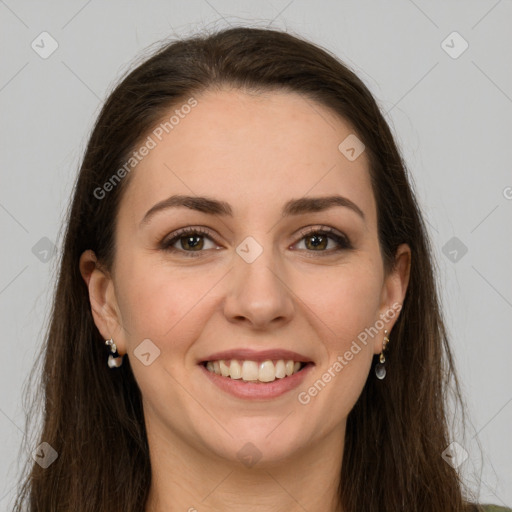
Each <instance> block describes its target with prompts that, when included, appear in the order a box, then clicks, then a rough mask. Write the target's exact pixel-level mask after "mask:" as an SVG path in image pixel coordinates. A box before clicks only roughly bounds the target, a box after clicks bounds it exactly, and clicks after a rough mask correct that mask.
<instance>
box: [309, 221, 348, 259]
mask: <svg viewBox="0 0 512 512" xmlns="http://www.w3.org/2000/svg"><path fill="white" fill-rule="evenodd" d="M301 235H302V238H301V240H299V243H300V242H302V241H304V246H305V248H306V250H307V251H308V252H319V253H327V254H332V253H335V252H338V251H341V250H344V249H345V250H346V249H352V245H351V243H350V240H349V239H348V237H346V236H345V235H343V234H341V233H338V232H337V231H334V230H333V229H332V228H327V227H325V228H322V229H319V228H313V229H309V230H308V231H306V232H302V233H301Z"/></svg>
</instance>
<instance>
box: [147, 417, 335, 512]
mask: <svg viewBox="0 0 512 512" xmlns="http://www.w3.org/2000/svg"><path fill="white" fill-rule="evenodd" d="M344 429H345V425H343V428H340V429H338V431H336V432H335V433H330V434H329V436H327V437H324V438H321V439H319V440H318V441H317V442H316V443H314V444H312V445H311V446H308V447H306V448H304V449H303V450H301V452H300V453H295V454H293V455H291V456H290V457H288V458H287V459H283V460H280V461H271V462H266V463H265V464H263V463H257V464H255V465H254V466H252V467H246V466H244V465H243V464H242V463H240V462H239V461H238V460H226V459H224V458H220V457H217V456H216V455H213V454H211V453H208V452H206V453H205V452H204V451H203V452H201V451H199V450H198V449H197V448H195V447H192V446H190V444H187V443H186V442H184V440H183V439H180V438H179V437H177V436H175V434H174V433H172V432H170V431H169V430H165V435H164V431H163V430H160V429H158V428H150V426H149V425H148V429H147V431H148V443H149V448H150V458H151V488H150V491H149V498H148V501H147V505H146V509H145V512H164V511H165V512H214V511H215V512H219V511H224V510H230V511H242V510H243V511H244V512H252V511H254V512H256V511H258V512H281V511H282V512H285V511H286V512H304V510H324V511H325V512H340V511H341V507H340V504H339V491H338V489H339V484H340V473H341V463H342V456H343V440H344V434H345V430H344ZM157 447H158V449H157Z"/></svg>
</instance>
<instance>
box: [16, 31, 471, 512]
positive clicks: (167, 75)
mask: <svg viewBox="0 0 512 512" xmlns="http://www.w3.org/2000/svg"><path fill="white" fill-rule="evenodd" d="M224 85H229V86H234V87H237V88H240V89H242V90H248V91H269V90H284V91H293V92H297V93H300V94H301V95H303V97H306V98H307V99H310V100H311V101H315V102H318V103H319V104H321V105H324V106H326V107H328V108H329V109H331V110H332V111H333V112H335V113H336V114H338V115H339V116H340V117H341V118H343V119H344V120H346V121H348V122H349V123H350V124H351V125H352V127H353V129H354V131H355V133H357V135H358V137H359V138H360V139H361V140H362V141H363V143H364V144H365V146H366V151H367V155H368V156H369V160H370V174H371V181H372V187H373V192H374V195H375V199H376V204H377V217H378V237H379V242H380V246H381V250H382V254H383V262H384V266H385V269H386V271H390V270H391V269H392V268H393V263H394V254H395V251H396V249H397V247H398V246H399V245H400V244H402V243H407V244H408V245H409V246H410V248H411V251H412V268H411V274H410V281H409V287H408V291H407V295H406V297H405V301H404V303H403V308H402V311H401V314H400V316H399V318H398V321H397V323H396V324H395V327H394V329H393V332H392V343H390V345H389V350H388V351H387V354H388V355H387V358H386V359H387V363H386V364H387V365H388V375H387V377H386V378H385V379H384V380H383V381H378V380H376V377H375V375H374V372H373V371H372V372H371V373H370V375H369V377H368V379H367V382H366V384H365V387H364V389H363V391H362V394H361V396H360V398H359V399H358V401H357V403H356V405H355V406H354V408H353V410H352V411H351V412H350V414H349V416H348V419H347V428H346V439H345V447H344V454H343V463H342V467H341V484H340V489H339V493H340V500H341V503H342V505H343V507H344V510H346V511H347V512H348V511H354V512H355V511H357V512H361V511H364V512H386V511H393V512H396V511H399V510H400V511H404V512H405V511H407V512H411V511H415V512H418V511H425V512H439V511H443V512H461V511H463V510H468V509H469V508H468V507H469V506H468V505H467V504H466V499H467V498H466V496H465V492H466V491H465V490H464V489H463V485H462V482H461V479H460V478H459V476H458V473H457V471H456V470H455V469H454V468H453V467H452V466H451V465H450V464H447V463H446V462H445V460H444V459H443V457H442V456H441V454H442V452H443V451H444V450H445V449H446V447H447V446H448V445H449V444H450V442H451V439H450V430H449V425H448V418H449V414H448V411H447V405H446V401H447V398H448V393H449V391H450V390H452V392H453V396H454V397H455V399H456V401H457V403H459V404H460V410H461V411H462V413H463V415H464V412H463V411H464V404H463V400H462V398H461V392H460V388H459V383H458V380H457V377H456V374H455V371H454V363H453V359H452V354H451V351H450V347H449V344H448V336H447V332H446V329H445V326H444V323H443V318H442V312H441V310H440V299H439V297H438V292H437V284H436V277H435V275H436V274H435V267H434V261H433V259H432V256H431V246H430V241H429V239H428V234H427V231H426V229H425V224H424V221H423V220H422V216H421V213H420V210H419V207H418V204H417V201H416V199H415V195H414V192H413V189H412V184H411V180H410V177H409V176H408V172H407V170H406V167H405V165H404V162H403V160H402V158H401V156H400V153H399V151H398V149H397V146H396V144H395V142H394V140H393V136H392V133H391V131H390V128H389V126H388V124H387V123H386V121H385V119H384V117H383V115H382V114H381V112H380V111H379V108H378V106H377V104H376V102H375V100H374V98H373V97H372V95H371V93H370V92H369V90H368V89H367V87H366V86H365V85H364V84H363V83H362V81H361V80H360V79H359V78H358V77H357V76H356V75H355V74H354V73H353V72H352V71H351V70H350V69H348V68H347V67H346V66H345V65H344V64H343V63H341V62H340V61H339V60H338V59H337V58H336V57H335V56H334V55H332V54H331V53H329V52H328V51H326V50H324V49H322V48H320V47H318V46H317V45H314V44H312V43H310V42H307V41H305V40H303V39H301V38H299V37H296V36H293V35H291V34H289V33H284V32H281V31H277V30H270V29H256V28H243V27H238V28H231V29H228V30H222V31H218V32H215V33H213V34H205V35H200V36H196V37H192V38H188V39H184V40H177V41H173V42H171V43H168V42H166V43H165V45H164V46H163V47H161V48H159V49H158V51H156V52H155V53H153V55H152V56H151V57H150V58H149V59H146V60H145V61H144V62H143V63H142V64H141V65H140V66H139V67H137V68H136V69H135V70H133V71H132V72H131V73H129V74H128V75H127V76H126V77H125V78H124V79H123V80H122V81H121V83H120V84H119V85H118V86H117V87H116V88H115V89H114V91H113V92H112V93H111V94H110V96H109V98H108V99H107V101H106V103H105V105H104V106H103V109H102V111H101V113H100V115H99V117H98V119H97V122H96V124H95V126H94V129H93V131H92V134H91V136H90V140H89V143H88V145H87V148H86V152H85V155H84V158H83V163H82V165H81V168H80V172H79V175H78V178H77V181H76V184H75V188H74V193H73V201H72V204H71V205H70V209H69V211H68V214H67V220H66V226H67V228H66V231H65V234H64V240H63V252H62V256H61V260H60V263H59V264H60V268H59V275H58V281H57V285H56V289H55V296H54V302H53V308H52V311H51V318H50V323H49V327H48V332H47V335H46V337H45V344H44V346H43V347H42V350H41V354H40V358H42V360H43V367H42V369H41V370H42V371H41V376H40V379H41V381H40V383H38V384H37V385H36V386H37V389H38V391H39V393H38V394H37V396H36V397H35V398H34V402H33V405H32V407H33V408H32V409H30V410H31V411H33V410H35V404H36V403H39V404H40V405H41V406H42V407H43V413H42V414H43V418H42V420H43V422H42V423H43V424H42V429H41V431H38V434H37V443H36V444H35V445H34V446H36V445H37V444H38V443H41V442H46V443H48V444H49V445H51V446H52V447H53V448H54V449H55V450H56V451H57V453H58V458H57V459H56V460H55V462H54V463H53V464H51V465H50V466H49V467H48V468H46V469H43V468H42V467H40V465H39V464H37V463H35V462H32V460H30V461H29V464H27V474H26V476H25V477H23V479H22V482H21V483H22V485H20V489H19V495H18V498H17V500H16V510H17V511H21V510H23V508H22V507H23V506H24V504H26V503H28V506H29V509H28V510H30V511H44V512H49V511H57V510H62V511H64V510H66V511H70V510H73V511H74V512H85V511H94V512H103V511H105V512H106V511H108V512H114V511H123V512H130V511H133V512H140V511H141V510H144V507H145V503H146V500H147V496H148V491H149V488H150V483H151V467H150V460H149V451H148V444H147V439H146V432H145V425H144V417H143V410H142V402H141V394H140V390H139V388H138V386H137V383H136V381H135V379H134V376H133V373H132V370H131V368H130V363H129V360H128V358H125V361H124V364H123V366H122V367H121V368H119V369H118V370H116V371H112V370H110V369H109V368H108V367H107V364H106V354H107V352H106V347H105V345H104V339H103V338H102V337H101V335H100V333H99V332H98V330H97V328H96V326H95V324H94V321H93V317H92V314H91V307H90V303H89V297H88V292H87V287H86V285H85V283H84V281H83V279H82V276H81V274H80V271H79V265H78V263H79V258H80V255H81V254H82V252H83V251H85V250H87V249H92V250H93V251H94V252H95V253H96V255H97V257H98V259H99V261H100V262H101V263H102V264H103V265H104V266H105V267H106V268H107V269H109V268H111V265H112V262H113V259H114V252H115V246H114V243H113V240H114V236H113V235H114V231H115V225H116V223H115V220H116V215H117V212H118V208H119V203H120V199H121V197H122V194H123V191H124V190H125V189H126V186H127V184H128V183H129V181H130V180H129V176H128V177H127V178H125V179H123V180H121V181H120V183H119V184H117V186H115V187H113V188H112V190H110V191H109V193H108V197H107V198H106V199H104V200H100V199H98V198H97V197H96V196H95V194H94V190H96V189H97V188H98V187H100V188H101V187H102V186H103V185H104V184H105V183H106V182H107V181H108V180H109V179H110V178H111V177H112V175H113V174H114V173H116V171H117V170H118V169H120V168H121V167H122V166H123V164H124V163H125V162H126V161H127V158H129V155H130V154H131V153H132V152H133V151H134V149H135V148H136V147H137V144H138V143H140V141H141V140H143V138H144V137H146V136H147V135H148V133H150V131H151V130H152V129H153V128H154V126H156V125H157V123H159V122H160V121H161V120H162V119H163V118H164V117H165V115H166V113H168V112H169V110H170V109H171V108H172V107H173V106H175V105H177V104H179V103H180V102H183V101H184V99H185V101H186V99H187V98H190V96H191V95H193V94H199V93H201V92H202V91H205V90H206V89H211V88H214V87H219V86H224ZM375 362H376V359H374V363H375ZM29 412H30V411H29ZM29 419H30V418H29ZM27 428H28V427H27ZM349 483H350V484H349ZM468 501H469V500H468ZM475 510H476V508H475Z"/></svg>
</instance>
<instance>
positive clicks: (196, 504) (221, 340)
mask: <svg viewBox="0 0 512 512" xmlns="http://www.w3.org/2000/svg"><path fill="white" fill-rule="evenodd" d="M196 99H197V100H198V105H197V106H196V107H195V108H194V109H192V110H191V112H190V113H189V114H187V116H186V117H184V119H181V120H180V123H179V125H177V126H175V128H174V129H173V131H172V132H170V133H169V135H168V136H166V137H165V138H164V139H163V140H162V141H161V142H160V143H159V144H158V145H157V147H156V148H154V149H152V150H151V151H150V153H149V155H148V156H146V157H145V158H144V159H143V160H142V161H141V162H140V163H139V164H138V166H137V168H136V169H135V170H134V171H132V175H131V178H130V179H131V181H130V183H129V185H128V187H127V189H126V191H125V195H124V197H123V199H122V202H121V206H120V210H119V216H118V219H117V226H116V247H117V250H116V255H115V261H114V265H113V269H111V272H107V271H106V270H105V269H103V268H102V267H101V265H99V264H98V262H97V261H96V258H95V256H94V253H93V252H92V251H86V252H85V253H84V254H83V255H82V257H81V260H80V269H81V272H82V275H83V278H84V280H85V282H86V283H87V285H88V288H89V295H90V300H91V305H92V310H93V316H94V321H95V323H96V325H97V327H98V329H99V331H100V332H101V334H102V336H103V337H104V338H105V339H109V338H111V337H112V338H113V339H114V341H115V343H116V344H117V347H118V351H119V353H120V354H127V357H129V358H130V363H131V365H132V368H133V371H134V375H135V378H136V380H137V382H138V385H139V387H140V389H141V392H142V396H143V402H144V415H145V422H146V427H147V431H148V443H149V447H150V458H151V465H152V479H153V480H152V486H151V489H150V498H149V502H148V506H147V508H146V510H147V511H152V512H154V511H155V512H156V511H164V510H165V511H187V510H190V511H192V510H194V509H195V510H198V511H199V512H203V511H214V510H217V511H218V510H233V511H241V510H244V511H253V510H254V511H255V510H258V511H260V512H262V511H292V512H294V511H299V510H300V511H303V510H329V511H337V510H340V506H339V504H338V501H337V487H338V485H339V483H340V482H339V473H340V468H341V464H342V452H343V444H344V437H345V424H346V418H347V415H348V413H349V412H350V410H351V409H352V407H353V406H354V404H355V402H356V401H357V398H358V397H359V395H360V393H361V391H362V389H363V386H364V384H365V381H366V379H367V378H368V373H369V371H370V368H371V361H372V357H373V355H374V354H378V353H380V352H381V351H382V343H383V337H384V333H383V329H382V330H381V331H379V333H378V335H376V336H374V337H370V338H369V341H368V343H367V344H366V345H361V350H360V351H359V352H358V353H357V355H355V356H354V357H353V359H352V360H351V361H350V362H348V364H347V365H346V366H345V367H344V368H343V370H342V371H341V372H340V373H338V374H336V376H335V377H334V378H332V380H331V381H330V382H329V383H328V384H327V385H326V386H325V387H324V388H323V389H322V391H321V392H319V393H318V394H317V395H316V396H315V397H313V398H311V401H310V402H309V403H308V404H307V405H303V404H301V403H300V402H299V401H298V399H297V395H298V393H299V392H300V391H304V390H307V389H308V388H309V387H310V386H312V385H313V383H314V382H315V381H317V380H318V379H319V378H320V377H321V376H322V374H323V373H325V372H326V371H327V369H328V368H329V367H332V365H333V363H334V362H335V361H336V359H337V357H338V356H339V355H343V354H344V353H345V352H346V351H347V350H349V349H350V346H351V344H352V342H353V340H355V339H357V336H358V334H359V333H361V332H362V331H364V329H365V328H368V327H370V326H373V325H374V324H375V322H376V321H377V320H378V319H379V315H381V314H385V313H386V311H389V310H390V309H391V308H392V307H393V304H396V303H398V304H402V302H403V300H404V297H405V293H406V289H407V285H408V280H409V270H410V249H409V247H408V246H407V245H405V244H404V245H402V246H400V247H399V249H398V251H397V253H396V262H397V265H396V269H395V270H394V271H393V272H392V273H390V274H388V275H386V274H385V272H384V267H383V262H382V255H381V251H380V247H379V244H378V238H377V214H376V204H375V199H374V196H373V192H372V189H371V184H370V175H369V167H368V160H367V157H366V154H365V153H364V152H363V153H362V154H361V156H360V157H359V158H357V159H356V160H355V161H349V160H348V159H347V158H345V156H344V155H343V154H342V153H341V152H340V151H339V150H338V145H339V144H340V142H341V141H343V140H344V139H345V138H346V137H347V136H348V135H349V134H351V133H353V130H352V129H351V127H350V125H349V124H348V123H346V122H345V121H343V120H342V119H340V118H338V117H337V116H335V115H334V113H332V112H331V111H330V110H328V109H326V108H325V107H323V106H321V105H319V104H316V103H312V101H311V100H309V99H306V98H304V97H302V96H300V95H298V94H295V93H289V92H268V93H264V94H263V93H258V94H253V93H251V94H249V93H247V92H241V91H239V90H227V89H223V90H220V91H208V92H206V93H203V94H202V95H200V96H196ZM172 110H174V109H172ZM333 193H337V194H340V195H342V196H345V197H347V198H349V199H350V200H351V201H353V202H354V203H356V204H357V205H358V206H359V208H360V209H361V210H362V211H363V213H364V216H365V220H363V219H362V218H361V217H359V216H358V215H357V214H356V213H355V212H354V211H352V210H351V209H349V208H346V207H340V206H335V207H333V208H330V209H328V210H325V211H322V212H315V213H306V214H301V215H298V216H291V217H281V208H282V206H283V204H284V203H285V202H286V201H288V200H290V199H296V198H302V197H304V196H307V197H313V196H314V197H321V196H328V195H332V194H333ZM172 194H187V195H197V196H203V195H204V196H208V197H211V198H215V199H218V200H222V201H226V202H227V203H229V204H230V205H231V207H232V209H233V217H232V218H230V217H222V216H219V215H208V214H206V213H201V212H197V211H193V210H191V209H188V208H186V207H180V208H172V209H167V210H164V211H161V212H159V213H157V214H155V215H154V216H153V217H151V219H150V220H149V222H147V223H143V224H142V225H140V223H141V220H142V218H143V217H144V215H145V213H146V212H147V211H148V210H149V209H150V208H151V207H152V206H153V205H155V204H156V203H158V202H159V201H162V200H163V199H166V198H167V197H169V196H170V195H172ZM186 226H206V227H208V228H209V229H210V231H211V234H212V236H211V238H209V235H207V236H205V237H203V238H201V237H200V238H199V239H198V240H196V241H199V242H201V241H202V242H203V243H204V246H202V252H197V250H196V252H194V251H193V249H191V248H190V246H187V245H182V243H181V242H179V241H178V242H176V243H175V244H174V247H175V248H177V250H176V252H174V253H172V252H166V251H165V250H163V249H162V248H160V246H159V243H160V242H161V241H162V240H163V239H164V238H165V237H167V238H168V239H170V237H169V235H171V234H172V233H173V232H175V231H176V230H177V229H179V228H182V227H186ZM307 226H314V227H318V228H319V229H320V228H322V227H324V226H329V227H332V228H334V229H335V230H337V231H339V232H341V233H343V234H345V235H346V236H348V237H349V239H350V241H351V243H352V245H353V249H351V250H348V249H344V248H342V249H341V250H339V251H337V252H333V251H332V250H331V249H333V248H335V247H337V243H336V242H335V241H334V240H332V239H329V240H330V241H329V242H328V244H329V245H328V246H324V245H322V246H321V248H320V249H315V246H314V244H313V243H312V242H314V240H313V241H312V240H311V236H310V235H309V236H306V237H305V238H304V237H303V236H301V234H300V233H299V230H301V229H302V228H304V227H307ZM200 235H201V234H200ZM247 236H252V237H253V238H254V239H255V240H256V241H257V242H258V243H259V244H260V246H261V247H262V248H263V252H262V254H261V255H260V256H259V257H258V258H257V259H256V260H255V261H254V262H252V263H247V262H246V261H245V260H244V259H242V258H241V257H240V256H239V255H238V254H237V252H236V248H237V246H238V245H239V244H240V243H241V242H242V241H243V240H244V239H245V238H246V237H247ZM185 242H186V240H185V241H183V243H185ZM184 247H185V248H184ZM216 247H218V248H219V249H215V248H216ZM180 249H181V252H179V251H180ZM187 250H188V252H189V253H190V252H194V254H195V255H198V257H194V258H193V257H187V254H186V253H185V251H187ZM321 251H324V252H321ZM329 251H330V253H329ZM322 254H328V255H322ZM308 255H309V256H310V257H308ZM397 318H398V314H396V315H395V318H394V319H392V320H390V321H388V322H387V323H386V325H385V327H384V328H385V329H387V330H388V332H389V333H391V331H392V328H393V325H394V323H395V322H396V320H397ZM388 336H389V337H390V339H391V343H392V341H393V340H392V338H393V337H392V334H388ZM147 338H149V339H150V340H151V341H152V342H153V343H154V344H155V345H156V346H157V347H158V348H159V350H160V351H161V352H160V356H159V357H157V358H156V359H155V360H154V362H153V363H152V364H150V365H149V366H145V365H143V364H141V362H140V361H139V360H138V359H137V358H136V357H135V356H134V353H133V352H134V350H135V349H136V348H137V346H138V345H139V344H140V343H141V341H142V340H144V339H147ZM247 347H248V348H253V349H256V350H264V349H269V348H282V349H289V350H294V351H296V352H299V353H301V354H304V355H307V356H308V357H309V358H310V359H311V360H313V362H314V363H315V367H314V368H313V369H312V371H311V372H310V373H309V375H308V376H307V379H306V381H305V382H304V383H303V384H302V385H301V386H300V387H299V389H296V390H293V391H291V392H288V393H286V394H284V395H282V396H280V397H278V398H275V399H271V400H264V401H252V400H244V399H240V398H235V397H233V396H231V395H228V394H226V393H225V392H223V391H221V390H220V389H218V388H217V387H216V386H214V385H212V384H211V383H210V382H209V380H208V379H207V378H206V377H205V376H204V375H203V373H202V370H201V369H200V368H199V366H198V365H197V361H198V360H199V359H200V358H201V357H203V358H204V357H205V356H208V355H210V354H212V353H213V352H217V351H220V350H227V349H232V348H247ZM113 371H115V370H113ZM248 442H250V443H252V444H253V445H254V446H255V447H256V448H257V449H258V451H259V453H260V454H261V458H260V460H259V461H258V462H257V464H256V465H254V466H252V467H247V466H245V465H244V464H242V463H241V462H240V460H239V459H238V457H237V453H238V451H239V450H240V449H241V448H242V447H243V446H244V445H245V444H246V443H248ZM342 484H343V483H342ZM346 484H347V485H351V483H350V482H347V483H346ZM360 485H364V483H360Z"/></svg>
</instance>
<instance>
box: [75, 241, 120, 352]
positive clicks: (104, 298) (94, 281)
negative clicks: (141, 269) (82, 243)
mask: <svg viewBox="0 0 512 512" xmlns="http://www.w3.org/2000/svg"><path fill="white" fill-rule="evenodd" d="M79 266H80V273H81V274H82V277H83V279H84V281H85V284H86V285H87V288H88V290H89V301H90V303H91V311H92V316H93V319H94V323H95V324H96V327H97V328H98V330H99V331H100V333H101V335H102V336H103V338H105V340H108V339H110V338H112V339H113V340H114V342H115V344H116V346H117V351H118V353H119V354H120V355H124V354H125V353H126V350H125V347H126V345H125V340H124V332H123V329H122V327H121V325H122V324H121V321H120V320H121V316H120V313H119V308H118V305H117V299H116V296H115V289H114V283H113V281H112V278H111V276H110V274H109V273H108V272H107V271H106V270H104V269H103V268H102V267H101V265H99V263H98V260H97V258H96V255H95V254H94V252H93V251H91V250H87V251H84V252H83V253H82V255H81V256H80V264H79Z"/></svg>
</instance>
